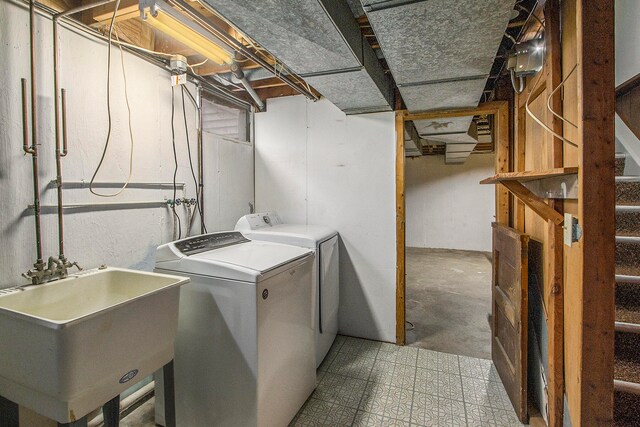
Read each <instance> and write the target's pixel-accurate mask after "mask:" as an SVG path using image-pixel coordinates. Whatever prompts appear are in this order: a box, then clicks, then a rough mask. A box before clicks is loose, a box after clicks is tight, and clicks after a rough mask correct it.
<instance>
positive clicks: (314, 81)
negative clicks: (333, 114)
mask: <svg viewBox="0 0 640 427" xmlns="http://www.w3.org/2000/svg"><path fill="white" fill-rule="evenodd" d="M305 80H306V81H307V83H309V84H310V85H311V86H313V87H314V88H316V89H317V90H318V92H320V93H321V94H322V95H324V96H325V97H326V98H327V99H329V100H331V101H332V102H333V103H334V104H335V105H336V107H338V108H340V109H341V110H342V111H344V112H345V113H347V114H358V113H367V112H373V111H391V107H390V106H389V103H388V101H387V100H386V99H385V97H384V96H383V95H382V93H381V92H380V90H379V89H378V88H377V87H376V85H375V83H374V82H373V80H371V78H370V77H369V76H368V74H367V72H366V71H365V70H357V71H350V72H345V73H336V74H324V75H319V76H310V77H305Z"/></svg>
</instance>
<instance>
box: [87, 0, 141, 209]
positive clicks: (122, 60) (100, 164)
mask: <svg viewBox="0 0 640 427" xmlns="http://www.w3.org/2000/svg"><path fill="white" fill-rule="evenodd" d="M118 7H120V0H116V4H115V7H114V11H113V16H112V17H111V22H110V24H109V40H108V47H107V49H108V52H107V121H108V125H107V137H106V139H105V142H104V149H103V150H102V156H101V157H100V161H99V162H98V166H97V167H96V170H95V171H94V172H93V176H92V177H91V181H90V182H89V191H90V192H91V193H92V194H95V195H96V196H100V197H115V196H117V195H119V194H120V193H122V192H123V191H124V189H125V188H127V185H129V182H130V181H131V176H132V175H133V147H134V142H133V129H132V124H131V106H130V105H129V93H128V91H127V74H126V71H125V67H124V51H123V49H122V46H120V62H121V66H122V78H123V81H124V98H125V102H126V105H127V113H128V118H129V138H130V141H131V148H130V152H129V176H128V177H127V180H126V181H125V183H124V185H123V186H122V188H120V189H119V190H118V191H116V192H115V193H111V194H104V193H98V192H97V191H95V190H94V189H93V183H94V181H95V179H96V176H97V175H98V172H99V171H100V168H101V167H102V164H103V163H104V159H105V157H106V155H107V150H108V148H109V142H110V141H111V128H112V119H111V47H112V42H113V36H114V23H115V18H116V14H117V13H118ZM115 36H116V39H118V35H117V33H115Z"/></svg>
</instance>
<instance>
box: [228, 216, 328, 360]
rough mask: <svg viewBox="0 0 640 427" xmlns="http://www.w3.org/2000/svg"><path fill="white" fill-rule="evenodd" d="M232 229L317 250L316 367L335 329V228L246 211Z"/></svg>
mask: <svg viewBox="0 0 640 427" xmlns="http://www.w3.org/2000/svg"><path fill="white" fill-rule="evenodd" d="M235 229H236V231H240V232H242V234H243V235H245V236H246V237H248V238H249V239H252V240H262V241H269V242H278V243H286V244H289V245H296V246H301V247H303V248H309V249H313V250H314V251H315V252H316V258H315V263H314V275H313V281H314V303H313V305H314V312H315V314H314V318H315V323H314V325H315V326H314V327H315V330H316V332H315V335H316V347H315V348H316V367H318V366H320V363H322V360H323V359H324V358H325V356H326V355H327V352H328V351H329V349H330V348H331V344H333V341H334V340H335V338H336V334H337V333H338V304H339V297H340V284H339V274H340V272H339V256H338V255H339V253H338V232H337V231H336V230H333V229H331V228H329V227H325V226H320V225H299V224H284V223H283V222H282V220H281V219H280V217H279V216H278V214H277V213H275V212H265V213H255V214H250V215H245V216H243V217H242V218H240V219H239V220H238V222H237V223H236V227H235Z"/></svg>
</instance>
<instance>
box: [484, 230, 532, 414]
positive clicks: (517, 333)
mask: <svg viewBox="0 0 640 427" xmlns="http://www.w3.org/2000/svg"><path fill="white" fill-rule="evenodd" d="M492 225H493V284H492V285H493V286H492V316H491V335H492V336H491V356H492V359H493V363H494V364H495V365H496V369H497V370H498V374H499V375H500V378H501V379H502V382H503V384H504V387H505V389H506V390H507V393H508V395H509V398H510V399H511V403H512V404H513V407H514V409H515V410H516V413H517V414H518V418H520V420H521V421H522V422H526V421H527V326H528V317H527V314H528V313H527V292H528V280H527V278H528V271H527V270H528V260H527V257H528V247H529V236H527V235H526V234H523V233H521V232H519V231H517V230H514V229H513V228H509V227H507V226H504V225H501V224H497V223H493V224H492Z"/></svg>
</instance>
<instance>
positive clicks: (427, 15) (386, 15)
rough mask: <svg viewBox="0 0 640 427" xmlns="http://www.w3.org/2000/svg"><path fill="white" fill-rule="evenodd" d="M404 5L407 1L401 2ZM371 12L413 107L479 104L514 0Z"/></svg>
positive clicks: (429, 2)
mask: <svg viewBox="0 0 640 427" xmlns="http://www.w3.org/2000/svg"><path fill="white" fill-rule="evenodd" d="M402 3H405V4H402ZM363 4H364V5H365V10H366V9H367V6H368V5H375V6H377V7H380V6H383V5H384V6H385V7H386V6H392V5H393V4H401V5H399V6H396V7H386V8H383V9H379V10H377V9H374V10H373V11H370V12H368V13H367V16H368V17H369V21H370V22H371V25H372V27H373V29H374V31H375V33H376V36H377V39H378V42H379V43H380V46H381V47H382V50H383V52H384V55H385V58H386V59H387V63H388V64H389V68H390V69H391V72H392V74H393V77H394V78H395V80H396V83H397V84H398V86H399V87H400V92H401V94H402V97H403V99H404V101H405V104H406V105H407V107H408V108H409V110H411V111H422V110H435V109H441V108H451V107H474V106H476V105H477V104H478V101H479V100H480V96H481V95H482V90H483V89H484V86H485V83H486V77H487V76H488V73H489V71H490V70H491V65H492V64H493V60H494V58H495V55H496V52H497V50H498V46H499V45H500V41H501V40H502V36H503V34H504V31H505V29H506V26H507V23H508V22H509V18H510V16H511V11H512V10H513V5H514V2H513V1H509V0H483V1H477V0H456V1H451V0H425V1H419V2H415V1H414V2H401V1H400V2H388V1H387V2H385V1H384V0H380V1H376V0H365V1H364V2H363Z"/></svg>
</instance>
